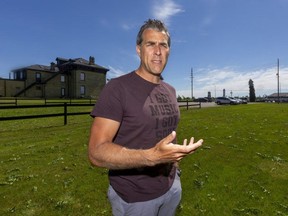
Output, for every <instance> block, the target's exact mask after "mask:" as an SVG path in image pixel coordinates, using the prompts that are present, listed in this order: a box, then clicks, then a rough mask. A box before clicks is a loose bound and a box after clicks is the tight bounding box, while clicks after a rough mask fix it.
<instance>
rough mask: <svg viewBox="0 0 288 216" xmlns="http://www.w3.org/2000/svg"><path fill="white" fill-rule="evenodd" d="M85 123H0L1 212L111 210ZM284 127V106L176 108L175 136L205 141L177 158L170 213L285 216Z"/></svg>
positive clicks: (287, 118) (287, 123)
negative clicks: (90, 154) (174, 208)
mask: <svg viewBox="0 0 288 216" xmlns="http://www.w3.org/2000/svg"><path fill="white" fill-rule="evenodd" d="M82 109H83V108H82ZM84 109H85V110H81V111H86V110H87V109H88V110H89V109H91V108H89V107H85V108H84ZM2 111H3V110H0V115H2V116H3V115H6V114H3V113H4V112H2ZM6 112H7V111H6ZM8 112H9V111H8ZM12 112H15V110H14V111H12ZM30 112H34V113H36V112H41V111H39V109H37V110H32V111H30ZM12 114H13V113H12ZM18 114H19V113H18ZM10 115H11V114H10ZM91 121H92V119H91V117H89V116H86V115H85V116H69V118H68V125H66V126H63V118H61V117H59V118H58V117H55V118H45V119H31V120H17V121H3V122H0V164H1V166H0V215H37V216H38V215H42V216H46V215H47V216H57V215H111V211H110V206H109V203H108V201H107V198H106V190H107V185H108V180H107V170H105V169H100V168H95V167H92V166H90V164H89V162H88V159H87V142H88V137H89V130H90V124H91ZM287 131H288V104H268V103H266V104H248V105H237V106H218V107H213V108H203V109H189V110H184V109H183V110H182V111H181V123H180V125H179V128H178V130H177V134H178V139H179V140H182V139H184V138H189V137H190V136H192V135H193V136H195V138H196V139H197V140H198V139H200V138H203V139H204V145H203V146H202V148H201V149H200V150H199V151H197V152H196V153H195V154H193V155H191V156H190V157H188V158H185V159H183V160H182V161H181V164H180V166H181V169H182V176H181V179H182V188H183V197H182V202H181V205H180V207H179V211H178V213H177V215H186V216H191V215H213V216H214V215H216V216H217V215H221V216H222V215H267V216H270V215H288V189H287V185H288V133H287Z"/></svg>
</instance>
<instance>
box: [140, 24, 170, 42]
mask: <svg viewBox="0 0 288 216" xmlns="http://www.w3.org/2000/svg"><path fill="white" fill-rule="evenodd" d="M146 29H154V30H157V31H159V32H165V33H166V35H167V36H168V46H169V47H170V45H171V39H170V34H169V31H168V29H167V27H166V26H165V24H164V23H163V22H161V21H160V20H156V19H148V20H147V21H145V22H144V25H142V26H141V28H140V30H139V32H138V34H137V39H136V44H137V45H140V44H141V43H142V41H143V38H142V34H143V32H144V30H146Z"/></svg>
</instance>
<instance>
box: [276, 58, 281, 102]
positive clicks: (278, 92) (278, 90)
mask: <svg viewBox="0 0 288 216" xmlns="http://www.w3.org/2000/svg"><path fill="white" fill-rule="evenodd" d="M276 75H277V98H278V104H279V103H280V86H279V76H280V75H279V58H278V59H277V74H276Z"/></svg>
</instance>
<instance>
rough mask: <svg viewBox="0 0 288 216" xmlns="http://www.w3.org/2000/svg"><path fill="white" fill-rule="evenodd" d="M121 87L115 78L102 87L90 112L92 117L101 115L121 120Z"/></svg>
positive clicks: (123, 101)
mask: <svg viewBox="0 0 288 216" xmlns="http://www.w3.org/2000/svg"><path fill="white" fill-rule="evenodd" d="M123 95H124V94H123V88H122V86H121V84H120V83H119V82H117V81H116V80H115V81H114V80H111V81H110V82H109V83H107V84H106V85H105V87H104V88H103V90H102V92H101V94H100V96H99V99H98V100H97V102H96V104H95V106H94V108H93V110H92V112H91V116H92V117H102V118H108V119H112V120H115V121H118V122H121V120H122V116H123V104H125V98H124V97H123Z"/></svg>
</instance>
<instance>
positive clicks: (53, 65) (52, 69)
mask: <svg viewBox="0 0 288 216" xmlns="http://www.w3.org/2000/svg"><path fill="white" fill-rule="evenodd" d="M55 67H56V64H55V63H54V62H51V64H50V70H51V71H55Z"/></svg>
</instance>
